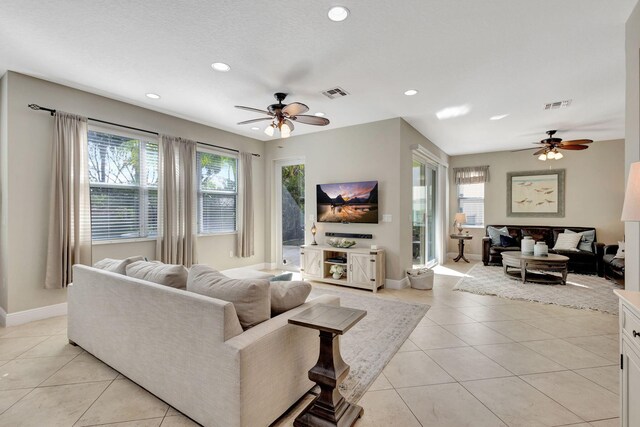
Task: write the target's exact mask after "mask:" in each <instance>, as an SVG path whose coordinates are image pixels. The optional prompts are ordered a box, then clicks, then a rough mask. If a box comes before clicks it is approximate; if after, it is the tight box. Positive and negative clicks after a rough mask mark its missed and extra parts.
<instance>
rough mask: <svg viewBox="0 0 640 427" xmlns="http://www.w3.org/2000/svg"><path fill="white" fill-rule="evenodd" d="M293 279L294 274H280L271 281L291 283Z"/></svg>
mask: <svg viewBox="0 0 640 427" xmlns="http://www.w3.org/2000/svg"><path fill="white" fill-rule="evenodd" d="M292 278H293V273H280V274H278V275H277V276H273V277H272V278H271V279H269V281H270V282H289V281H291V279H292Z"/></svg>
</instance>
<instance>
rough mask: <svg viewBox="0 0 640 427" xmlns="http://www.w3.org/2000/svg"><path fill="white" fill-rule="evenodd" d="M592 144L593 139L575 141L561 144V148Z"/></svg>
mask: <svg viewBox="0 0 640 427" xmlns="http://www.w3.org/2000/svg"><path fill="white" fill-rule="evenodd" d="M592 142H593V140H591V139H573V140H571V141H562V142H561V143H560V146H561V147H562V146H563V145H579V144H591V143H592Z"/></svg>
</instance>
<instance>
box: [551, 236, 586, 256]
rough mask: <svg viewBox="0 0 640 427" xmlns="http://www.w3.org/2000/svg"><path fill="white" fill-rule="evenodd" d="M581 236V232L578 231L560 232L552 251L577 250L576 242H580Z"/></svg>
mask: <svg viewBox="0 0 640 427" xmlns="http://www.w3.org/2000/svg"><path fill="white" fill-rule="evenodd" d="M581 238H582V234H579V233H560V234H558V238H557V240H556V244H555V246H554V247H553V250H554V251H557V250H561V251H576V252H577V251H578V243H580V239H581Z"/></svg>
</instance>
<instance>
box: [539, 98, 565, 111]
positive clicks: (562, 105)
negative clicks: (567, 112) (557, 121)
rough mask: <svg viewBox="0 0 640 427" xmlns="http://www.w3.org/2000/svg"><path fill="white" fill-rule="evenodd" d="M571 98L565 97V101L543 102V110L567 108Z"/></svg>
mask: <svg viewBox="0 0 640 427" xmlns="http://www.w3.org/2000/svg"><path fill="white" fill-rule="evenodd" d="M571 101H572V100H571V99H567V100H565V101H557V102H550V103H548V104H544V109H545V110H557V109H559V108H567V107H568V106H570V105H571Z"/></svg>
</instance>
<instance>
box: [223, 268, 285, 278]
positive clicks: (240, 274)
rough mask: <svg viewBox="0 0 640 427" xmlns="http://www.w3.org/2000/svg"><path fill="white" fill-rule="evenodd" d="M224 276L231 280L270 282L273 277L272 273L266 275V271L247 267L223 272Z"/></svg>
mask: <svg viewBox="0 0 640 427" xmlns="http://www.w3.org/2000/svg"><path fill="white" fill-rule="evenodd" d="M221 273H222V274H224V275H225V276H227V277H230V278H231V279H266V280H269V279H271V278H272V277H273V274H271V273H265V272H264V271H260V270H254V269H252V268H247V267H238V268H230V269H228V270H222V271H221Z"/></svg>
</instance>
